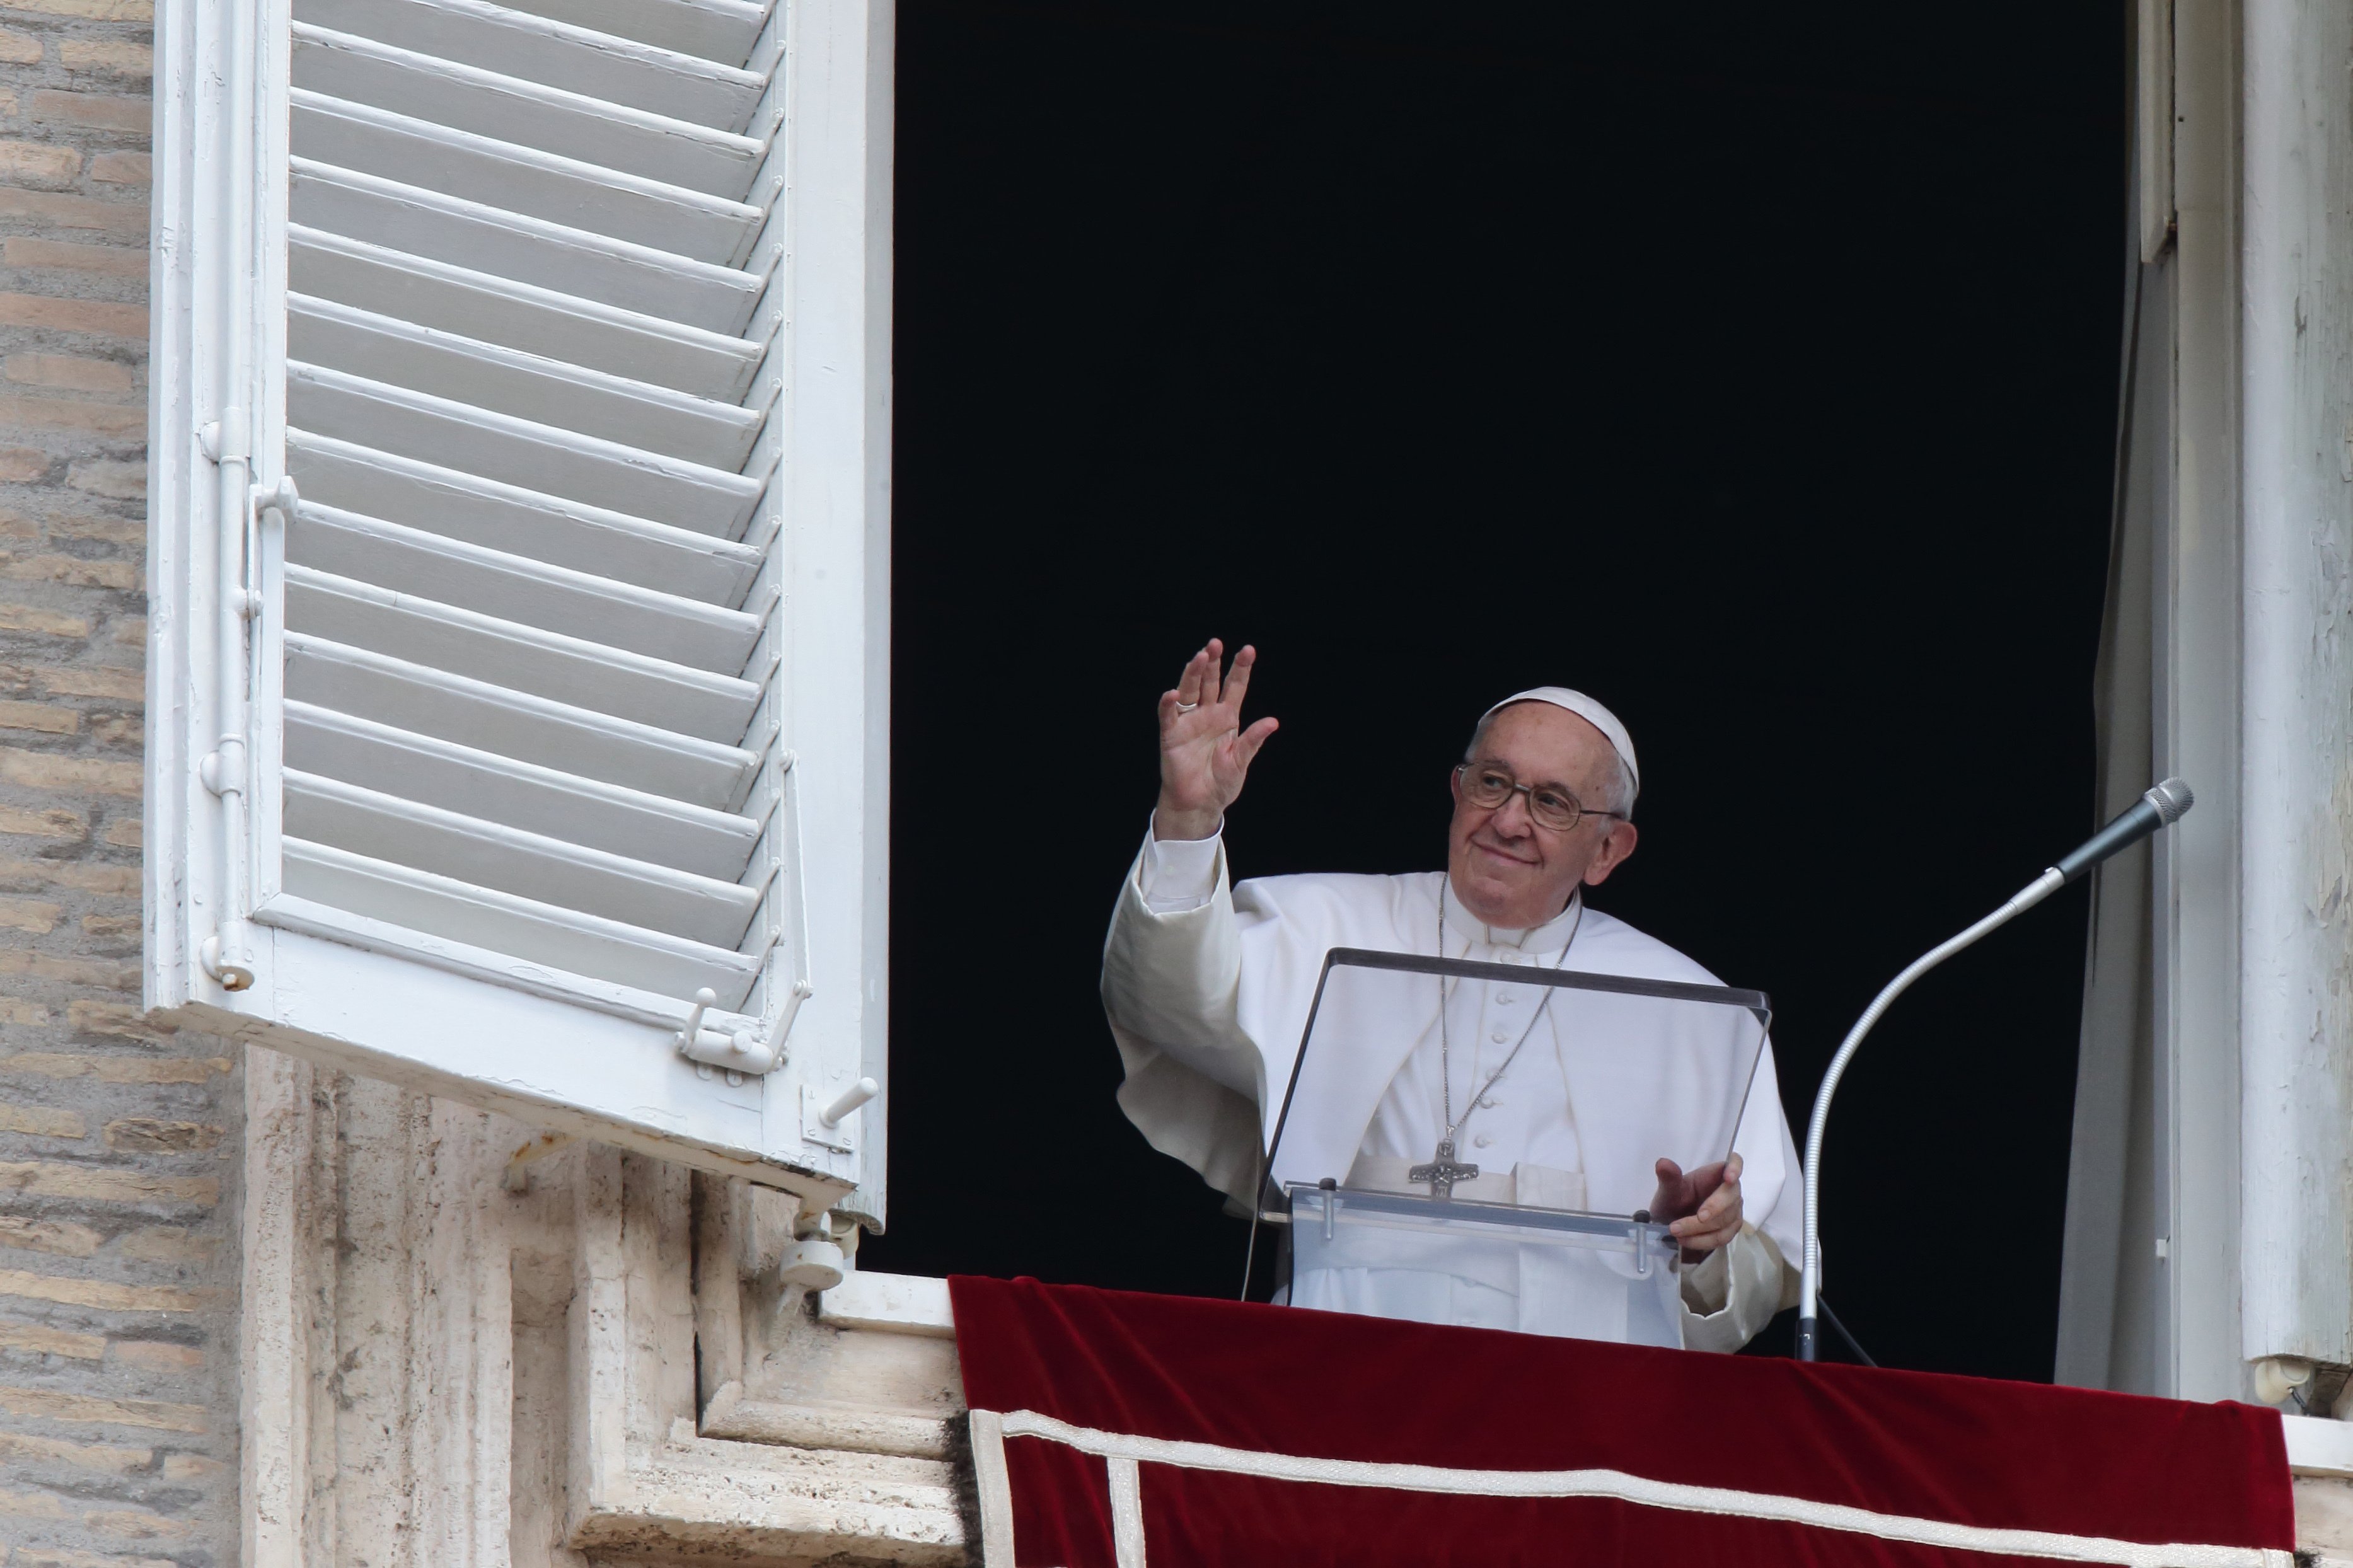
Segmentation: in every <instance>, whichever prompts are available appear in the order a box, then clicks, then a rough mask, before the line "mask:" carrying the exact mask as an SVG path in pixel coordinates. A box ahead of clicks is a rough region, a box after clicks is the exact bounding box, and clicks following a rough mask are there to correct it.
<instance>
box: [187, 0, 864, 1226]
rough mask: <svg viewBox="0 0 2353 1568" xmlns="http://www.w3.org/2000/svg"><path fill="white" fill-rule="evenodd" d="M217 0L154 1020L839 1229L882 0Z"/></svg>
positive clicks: (197, 204) (844, 1177)
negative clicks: (757, 1190)
mask: <svg viewBox="0 0 2353 1568" xmlns="http://www.w3.org/2000/svg"><path fill="white" fill-rule="evenodd" d="M208 3H209V0H208ZM216 9H217V11H218V16H217V18H216V19H217V21H218V23H219V26H211V25H210V24H207V25H206V26H199V27H197V28H196V29H195V31H194V32H191V31H190V30H188V29H187V28H185V27H182V28H180V29H178V30H176V31H174V30H171V29H159V33H158V48H159V62H158V80H159V109H158V126H159V132H158V147H157V153H158V159H157V163H158V169H159V171H160V172H161V174H160V175H159V181H160V184H159V192H158V211H159V213H161V214H164V217H163V218H162V219H161V220H159V224H160V226H159V231H158V232H159V236H161V238H159V244H158V251H157V258H158V259H157V265H158V268H159V272H158V277H159V279H164V283H162V284H159V288H158V290H157V293H158V306H159V308H158V310H157V311H156V312H155V320H156V321H157V322H158V323H159V324H158V326H157V328H156V331H157V334H158V342H159V344H164V343H166V342H174V343H176V342H180V341H181V340H183V339H187V340H190V342H189V343H187V344H183V345H182V346H180V347H178V348H176V349H174V350H172V351H171V352H170V353H166V352H164V350H162V349H159V352H158V356H157V362H156V363H157V364H158V367H159V371H158V387H159V400H160V401H164V402H169V403H170V404H171V406H170V407H169V408H166V409H164V413H163V415H162V416H160V418H161V423H160V424H159V426H158V428H159V429H160V430H162V431H164V436H163V437H159V442H158V454H159V479H158V484H159V489H158V496H159V505H158V514H159V522H158V525H157V529H158V539H159V546H158V548H157V549H156V551H155V552H153V560H154V561H155V562H156V563H157V566H156V573H157V576H156V581H157V584H159V585H160V586H159V594H158V599H159V603H158V610H157V616H156V623H157V632H158V636H157V644H156V646H157V648H158V650H159V651H158V652H156V653H155V654H153V656H151V657H152V660H153V668H154V669H155V670H156V671H158V672H159V673H156V674H155V675H153V679H154V680H155V681H157V682H158V683H159V684H158V686H157V689H158V690H159V691H161V692H164V693H166V694H167V695H165V696H164V697H162V698H159V700H157V702H156V703H155V704H154V711H156V712H157V713H158V714H159V716H161V718H160V720H159V728H160V729H163V730H164V731H166V732H167V734H168V740H167V741H166V742H165V743H164V745H162V746H159V747H158V748H156V749H154V750H153V751H151V762H152V763H153V767H152V768H151V772H152V773H153V778H151V781H150V783H151V789H150V799H151V800H156V801H167V802H168V803H169V805H168V807H167V808H166V809H169V810H172V811H178V812H183V813H185V812H189V811H192V810H193V811H202V810H206V809H209V810H210V811H211V813H212V815H211V816H210V817H209V818H208V820H209V821H210V822H211V823H212V825H213V826H214V828H215V829H216V833H217V837H216V838H215V839H214V840H211V841H208V842H210V843H212V844H213V845H214V846H215V847H214V848H213V849H211V850H208V851H206V853H210V854H212V855H213V856H214V858H213V860H211V861H210V862H208V863H207V862H205V861H204V860H203V857H202V856H201V855H199V856H197V857H195V859H194V860H192V861H191V863H190V869H189V872H188V874H187V876H186V877H185V879H177V880H175V879H174V876H173V875H169V874H164V873H162V872H159V873H158V874H157V875H156V876H155V877H153V878H152V879H151V881H150V887H151V889H156V890H157V892H158V895H159V900H160V901H159V900H151V902H153V903H154V904H155V906H156V908H157V909H159V910H163V911H164V912H163V913H161V914H159V915H158V917H157V918H158V921H159V922H160V923H159V925H158V927H157V930H158V931H162V932H163V933H164V934H163V936H162V938H161V939H160V940H159V942H158V944H157V945H156V948H155V951H157V952H161V953H162V954H163V956H162V957H161V958H160V959H159V960H158V961H157V962H155V963H151V966H150V971H151V976H153V977H155V978H156V979H157V981H158V984H159V988H160V990H161V992H162V993H163V994H164V1000H163V1001H161V1002H159V1004H158V1005H167V1006H174V1007H185V1008H186V1009H188V1011H189V1015H190V1019H191V1022H192V1023H194V1024H195V1026H199V1027H219V1028H224V1029H226V1030H228V1031H231V1032H236V1033H238V1034H239V1035H240V1037H244V1038H248V1039H251V1040H254V1041H256V1042H259V1043H262V1044H267V1045H272V1046H277V1047H281V1048H286V1049H290V1050H294V1051H297V1052H299V1053H302V1054H306V1055H309V1056H311V1057H312V1058H314V1059H317V1060H319V1061H322V1062H323V1063H326V1064H328V1065H330V1066H333V1067H336V1068H342V1069H344V1070H354V1071H360V1072H368V1073H381V1074H382V1076H386V1077H390V1078H393V1079H396V1080H397V1081H401V1082H404V1083H406V1084H409V1085H410V1086H412V1087H414V1088H417V1089H422V1090H424V1091H427V1092H431V1093H434V1094H448V1095H451V1096H453V1097H454V1098H458V1099H460V1100H470V1101H472V1102H473V1103H477V1104H481V1105H486V1106H490V1107H492V1108H495V1109H500V1110H508V1111H510V1112H512V1113H515V1114H519V1115H522V1116H523V1117H524V1118H525V1119H526V1120H533V1119H541V1120H544V1121H546V1122H547V1124H549V1125H553V1126H557V1127H561V1128H564V1129H565V1130H566V1131H574V1132H578V1133H585V1134H586V1135H588V1136H593V1137H598V1138H610V1139H612V1140H614V1141H617V1142H623V1143H625V1144H628V1146H630V1147H634V1148H638V1149H641V1150H645V1151H647V1152H654V1153H659V1154H661V1155H663V1156H664V1157H674V1158H686V1159H690V1160H692V1161H694V1162H696V1163H700V1164H702V1165H703V1166H704V1167H705V1168H707V1169H712V1170H718V1171H724V1172H727V1173H732V1174H748V1175H751V1176H752V1177H753V1178H754V1179H755V1180H764V1181H771V1182H777V1183H780V1184H783V1185H786V1186H790V1187H793V1188H794V1189H795V1190H797V1191H799V1192H800V1193H802V1194H803V1195H804V1197H805V1198H807V1199H808V1200H810V1201H812V1202H815V1203H818V1204H819V1205H821V1206H825V1207H835V1206H838V1205H842V1204H844V1203H845V1202H848V1201H849V1200H850V1199H851V1198H853V1197H860V1198H861V1199H862V1197H863V1194H864V1193H865V1192H867V1191H869V1190H871V1189H868V1188H867V1187H866V1184H867V1183H869V1181H870V1180H871V1179H873V1178H877V1177H879V1175H880V1163H879V1153H880V1143H881V1138H882V1121H881V1112H880V1110H879V1108H878V1109H876V1110H871V1111H864V1112H856V1113H849V1120H847V1121H845V1120H843V1119H842V1118H840V1117H837V1118H836V1119H835V1120H834V1121H823V1120H822V1119H821V1118H820V1116H819V1112H820V1111H821V1110H823V1109H824V1108H825V1107H826V1106H828V1105H831V1104H834V1103H836V1102H837V1101H839V1100H840V1099H841V1096H842V1093H843V1091H844V1089H848V1088H850V1087H852V1086H854V1085H855V1084H856V1083H857V1081H858V1079H860V1078H861V1077H865V1076H874V1077H877V1078H879V1077H881V1074H882V1073H883V1072H884V1070H885V1067H884V1063H883V1060H882V1058H881V1016H882V1007H883V998H884V995H885V994H886V988H885V987H884V986H883V984H882V973H881V946H882V942H881V936H882V932H883V931H884V929H885V921H884V919H883V900H882V896H881V889H882V887H883V885H884V881H883V873H884V868H885V865H886V861H887V855H886V851H885V848H884V843H885V840H884V837H883V834H882V831H881V828H882V825H883V823H884V821H885V819H886V818H885V809H886V802H885V800H884V796H883V792H882V784H881V779H882V776H883V773H882V769H881V759H882V757H883V754H884V751H885V748H886V742H885V736H886V734H887V715H886V712H885V706H886V700H885V697H884V693H885V691H886V690H887V685H888V682H887V674H888V646H887V640H886V638H887V631H886V628H887V624H888V619H887V615H886V614H885V608H886V601H887V586H888V561H889V547H888V536H887V521H885V520H886V519H887V494H888V462H889V458H888V451H889V447H888V420H887V412H886V411H887V407H888V360H889V330H888V318H887V308H886V307H887V301H888V299H889V286H888V256H889V237H888V235H889V225H888V191H889V188H890V178H889V143H890V116H889V108H888V80H889V66H888V59H889V37H890V24H889V16H888V12H887V9H885V8H883V7H882V6H881V5H876V4H872V3H871V0H523V4H522V5H520V6H518V5H500V4H495V3H493V0H255V5H253V6H251V7H217V8H216ZM208 15H210V13H208ZM167 35H168V36H167ZM166 55H168V56H169V57H170V60H169V62H168V64H167V62H166V61H165V60H164V56H166ZM257 82H258V83H259V85H257ZM208 93H209V94H210V96H207V94H208ZM236 104H244V105H247V106H248V108H249V109H250V110H252V112H251V113H250V114H249V115H248V116H244V117H240V116H239V115H238V114H237V113H232V112H227V111H226V110H224V107H223V106H225V105H236ZM207 160H215V161H214V162H211V163H208V162H207ZM221 171H231V173H227V174H224V173H222V172H221ZM235 171H249V173H247V174H238V173H235ZM257 181H258V182H259V183H258V184H256V182H257ZM164 187H168V191H167V190H166V189H165V188H164ZM175 204H176V205H175ZM212 258H221V259H219V260H217V261H216V260H214V259H212ZM240 279H245V280H248V281H246V282H240V281H239V280H240ZM181 322H193V323H195V325H194V327H193V329H190V330H183V328H182V327H181V326H180V325H178V323H181ZM207 331H210V332H213V333H214V334H215V335H214V336H213V337H212V338H211V339H210V340H209V341H206V340H204V339H203V334H204V333H205V332H207ZM191 345H192V346H191ZM174 356H176V357H174ZM207 376H210V377H211V378H212V381H213V382H216V383H217V386H215V385H213V384H210V383H208V382H207V381H206V377H207ZM173 377H177V379H176V380H173V379H172V378H173ZM167 383H168V384H169V385H170V387H172V388H174V390H163V389H164V388H165V387H166V385H167ZM183 411H185V415H186V418H185V423H183V422H182V419H181V414H182V412H183ZM175 432H185V433H184V434H175ZM199 452H201V457H199V456H198V453H199ZM197 462H208V463H209V464H210V465H211V467H210V468H208V469H206V470H205V472H206V473H207V474H208V475H209V477H210V483H211V485H212V486H213V489H211V490H210V491H206V492H202V493H197V494H194V495H192V492H191V489H190V487H191V483H192V480H193V477H194V475H195V471H196V470H195V467H194V465H195V463H197ZM298 490H299V493H297V492H298ZM197 540H201V541H202V542H203V543H202V549H203V553H201V554H197V555H195V556H193V557H192V555H191V553H190V552H191V551H192V550H194V549H195V544H194V543H193V542H195V541H197ZM192 560H193V566H192V565H191V562H192ZM181 584H186V587H185V592H181V589H180V585H181ZM175 592H181V597H180V599H179V600H178V601H177V602H174V601H173V599H172V597H171V595H173V594H174V593H175ZM200 617H209V619H208V620H206V622H205V624H206V625H207V626H210V627H211V628H212V629H211V630H209V631H208V632H206V633H205V634H204V636H205V637H210V638H211V639H212V641H211V642H210V644H209V645H206V643H205V642H203V641H202V640H201V639H200V638H199V637H194V636H191V635H190V634H189V633H188V632H187V631H186V630H185V628H187V627H189V626H191V625H192V624H193V623H195V621H197V620H198V619H199V618H200ZM207 646H209V647H210V648H212V649H214V650H216V651H214V652H207V651H206V647H207ZM239 647H242V648H243V650H244V652H243V654H242V656H240V655H239V653H238V652H237V649H238V648H239ZM191 649H194V650H195V652H194V653H190V651H189V650H191ZM240 657H243V658H245V659H246V660H247V663H246V664H245V665H244V666H243V667H240V665H239V664H238V662H237V661H238V658H240ZM174 660H179V661H182V662H179V663H176V664H175V663H174ZM240 668H242V669H243V682H242V685H241V686H240V685H239V684H238V671H239V669H240ZM216 678H217V679H216ZM198 737H201V738H202V739H201V742H200V746H201V749H197V750H191V746H192V745H195V744H198V743H199V742H197V738H198ZM206 751H209V752H210V753H211V754H210V755H209V756H207V755H206ZM190 790H203V791H210V792H212V793H211V797H210V798H211V799H212V800H213V802H214V803H215V804H214V805H211V806H209V807H205V806H199V805H196V804H195V802H193V801H192V800H191V799H190V797H189V794H188V792H189V791H190ZM159 820H161V819H160V818H159ZM174 820H175V821H182V820H184V819H180V818H175V819H174ZM166 831H168V829H166ZM155 841H156V842H157V843H159V844H161V843H162V842H163V841H164V831H159V833H158V835H157V837H156V840H155ZM174 842H175V847H177V846H181V845H185V843H186V842H188V838H187V837H186V835H185V834H184V835H183V837H181V838H180V839H179V840H176V841H174ZM167 906H168V907H167ZM205 942H209V944H210V945H206V946H202V947H201V948H200V943H205ZM248 987H249V989H248ZM690 1015H692V1016H694V1017H696V1018H699V1019H700V1020H701V1022H700V1025H699V1026H690V1025H689V1023H688V1019H689V1016H690ZM796 1020H797V1022H796ZM763 1075H773V1076H763ZM854 1189H855V1191H854ZM860 1206H862V1207H863V1212H866V1213H868V1214H870V1215H879V1214H880V1198H879V1194H877V1195H875V1196H874V1197H873V1199H872V1202H871V1205H864V1204H862V1203H861V1205H860Z"/></svg>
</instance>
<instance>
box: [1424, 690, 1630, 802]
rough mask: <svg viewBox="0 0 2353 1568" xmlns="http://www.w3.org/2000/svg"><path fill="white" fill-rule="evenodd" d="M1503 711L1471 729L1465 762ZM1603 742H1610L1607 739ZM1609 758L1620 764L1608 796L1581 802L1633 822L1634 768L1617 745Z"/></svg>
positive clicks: (1612, 774)
mask: <svg viewBox="0 0 2353 1568" xmlns="http://www.w3.org/2000/svg"><path fill="white" fill-rule="evenodd" d="M1505 706H1506V707H1509V706H1511V704H1508V703H1507V704H1505ZM1503 711H1504V709H1503V708H1498V709H1496V710H1494V712H1493V713H1489V714H1488V715H1487V716H1486V717H1485V718H1483V719H1482V720H1480V721H1479V725H1478V728H1476V729H1474V730H1472V731H1471V743H1470V744H1469V745H1467V746H1465V747H1463V748H1462V760H1463V761H1464V762H1466V763H1467V762H1470V761H1472V760H1473V759H1474V758H1476V757H1477V756H1478V755H1479V742H1482V741H1484V740H1485V739H1486V738H1487V727H1488V726H1489V725H1491V724H1493V722H1494V721H1495V718H1496V715H1497V714H1500V713H1502V712H1503ZM1603 743H1604V744H1608V742H1606V741H1605V742H1603ZM1609 759H1610V761H1612V762H1614V763H1617V764H1618V765H1617V766H1616V767H1615V768H1613V769H1611V770H1610V780H1609V791H1608V797H1607V798H1606V799H1602V800H1596V801H1586V802H1582V803H1581V804H1583V805H1586V806H1588V808H1590V809H1591V810H1594V811H1607V812H1612V813H1614V814H1616V815H1617V816H1621V817H1623V818H1625V819H1626V820H1627V821H1629V822H1631V821H1632V820H1633V819H1634V796H1635V795H1637V794H1638V793H1639V792H1638V791H1637V790H1636V788H1635V785H1634V770H1633V769H1631V768H1630V767H1628V766H1627V765H1626V759H1625V758H1623V757H1621V756H1620V755H1619V754H1618V749H1617V748H1616V747H1615V746H1611V747H1610V748H1609Z"/></svg>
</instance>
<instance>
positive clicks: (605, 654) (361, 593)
mask: <svg viewBox="0 0 2353 1568" xmlns="http://www.w3.org/2000/svg"><path fill="white" fill-rule="evenodd" d="M286 614H287V626H288V628H289V629H290V630H291V631H298V632H300V631H311V632H315V633H318V634H320V635H322V636H326V635H332V636H335V637H341V638H343V639H347V640H348V641H350V642H351V643H352V644H353V645H354V646H356V647H364V648H370V649H373V650H375V652H378V653H386V654H390V655H392V656H393V657H394V658H405V659H407V660H408V661H409V662H411V663H413V664H421V665H424V666H425V667H427V668H431V669H440V670H446V671H448V672H449V673H451V674H455V675H470V676H472V677H474V678H475V679H480V680H485V681H490V682H493V683H495V684H497V685H500V686H503V687H506V688H508V689H511V690H514V691H521V692H528V693H530V694H531V695H533V696H537V697H545V698H550V699H553V700H555V701H558V702H565V703H570V704H571V705H573V706H575V707H578V708H586V709H588V710H592V711H594V712H598V713H609V714H611V715H612V716H614V717H615V718H618V719H628V720H632V721H636V722H638V723H640V724H650V725H654V726H656V727H657V728H660V729H666V730H675V731H679V732H680V733H681V734H686V735H693V736H696V737H699V738H700V739H702V740H706V741H716V742H721V743H723V744H725V743H728V742H729V739H730V738H731V737H741V736H742V734H743V733H744V725H745V723H746V722H747V721H749V719H750V717H751V713H752V707H753V704H754V702H755V701H757V700H758V698H759V688H758V687H756V686H754V685H753V684H752V683H751V682H750V681H747V680H739V679H735V678H734V677H732V676H723V675H717V674H713V673H712V672H711V671H708V670H701V669H695V668H691V666H688V665H682V664H672V663H670V662H669V661H668V660H665V659H658V658H648V657H646V656H645V655H643V654H634V653H630V652H628V651H627V650H625V649H622V648H617V647H610V646H608V645H607V644H604V643H597V642H592V641H590V640H588V639H587V638H586V637H566V636H565V635H563V634H561V633H558V632H549V631H542V630H540V629H539V628H538V627H535V626H522V625H521V624H519V623H517V622H513V621H502V620H499V619H497V618H496V617H494V616H484V615H480V614H477V613H476V612H474V611H471V610H463V609H459V608H458V607H457V606H456V605H441V604H436V603H434V602H433V601H431V600H427V599H418V598H415V597H412V596H409V595H402V594H397V593H395V592H393V591H391V590H389V589H385V588H379V587H376V586H375V584H369V583H360V582H355V581H353V579H351V578H349V577H332V576H329V575H328V574H325V573H322V572H313V571H311V569H310V568H308V567H305V566H290V567H288V568H287V570H286Z"/></svg>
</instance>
